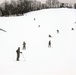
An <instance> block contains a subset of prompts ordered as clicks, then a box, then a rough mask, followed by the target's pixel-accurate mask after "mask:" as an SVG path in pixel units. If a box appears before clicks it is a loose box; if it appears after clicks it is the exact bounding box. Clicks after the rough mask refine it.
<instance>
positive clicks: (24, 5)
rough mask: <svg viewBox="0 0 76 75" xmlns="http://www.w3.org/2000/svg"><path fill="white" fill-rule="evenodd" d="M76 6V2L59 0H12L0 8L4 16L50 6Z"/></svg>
mask: <svg viewBox="0 0 76 75" xmlns="http://www.w3.org/2000/svg"><path fill="white" fill-rule="evenodd" d="M62 7H63V8H66V7H67V8H75V9H76V3H75V4H74V5H72V4H69V3H61V2H59V1H58V0H47V1H46V2H45V3H41V2H40V1H36V0H33V1H32V0H17V1H14V0H11V2H8V1H5V2H3V3H2V5H1V6H0V10H1V12H2V16H10V15H13V16H14V15H16V16H20V15H23V14H24V13H27V12H30V11H36V10H41V9H48V8H62Z"/></svg>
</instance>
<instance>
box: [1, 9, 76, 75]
mask: <svg viewBox="0 0 76 75" xmlns="http://www.w3.org/2000/svg"><path fill="white" fill-rule="evenodd" d="M34 18H35V20H34ZM0 19H1V20H0V28H2V29H4V30H6V31H7V32H3V31H0V75H76V35H75V34H76V30H71V29H72V28H74V29H76V24H75V22H76V10H75V9H67V8H61V9H60V8H59V9H44V10H40V11H35V12H30V13H27V14H25V15H24V16H20V17H1V18H0ZM38 25H40V27H38ZM57 30H59V33H57ZM49 35H51V36H52V37H51V38H49ZM49 40H51V43H52V47H51V48H48V42H49ZM23 41H25V42H26V50H22V44H23ZM18 47H20V49H21V52H23V55H24V57H25V61H24V58H23V56H22V55H20V61H16V50H17V48H18Z"/></svg>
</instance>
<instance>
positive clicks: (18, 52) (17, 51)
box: [16, 47, 22, 61]
mask: <svg viewBox="0 0 76 75" xmlns="http://www.w3.org/2000/svg"><path fill="white" fill-rule="evenodd" d="M16 53H17V61H19V58H20V53H22V52H20V47H18V49H17V50H16Z"/></svg>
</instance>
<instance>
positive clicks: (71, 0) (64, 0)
mask: <svg viewBox="0 0 76 75" xmlns="http://www.w3.org/2000/svg"><path fill="white" fill-rule="evenodd" d="M4 1H5V0H0V3H2V2H4ZM6 1H10V0H6ZM37 1H41V2H45V1H46V0H37ZM59 1H60V2H69V3H75V2H76V0H59Z"/></svg>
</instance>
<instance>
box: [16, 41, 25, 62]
mask: <svg viewBox="0 0 76 75" xmlns="http://www.w3.org/2000/svg"><path fill="white" fill-rule="evenodd" d="M25 49H26V43H25V42H23V50H25ZM16 53H17V59H16V60H17V61H19V58H20V53H21V54H22V52H20V47H18V49H17V50H16Z"/></svg>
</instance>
